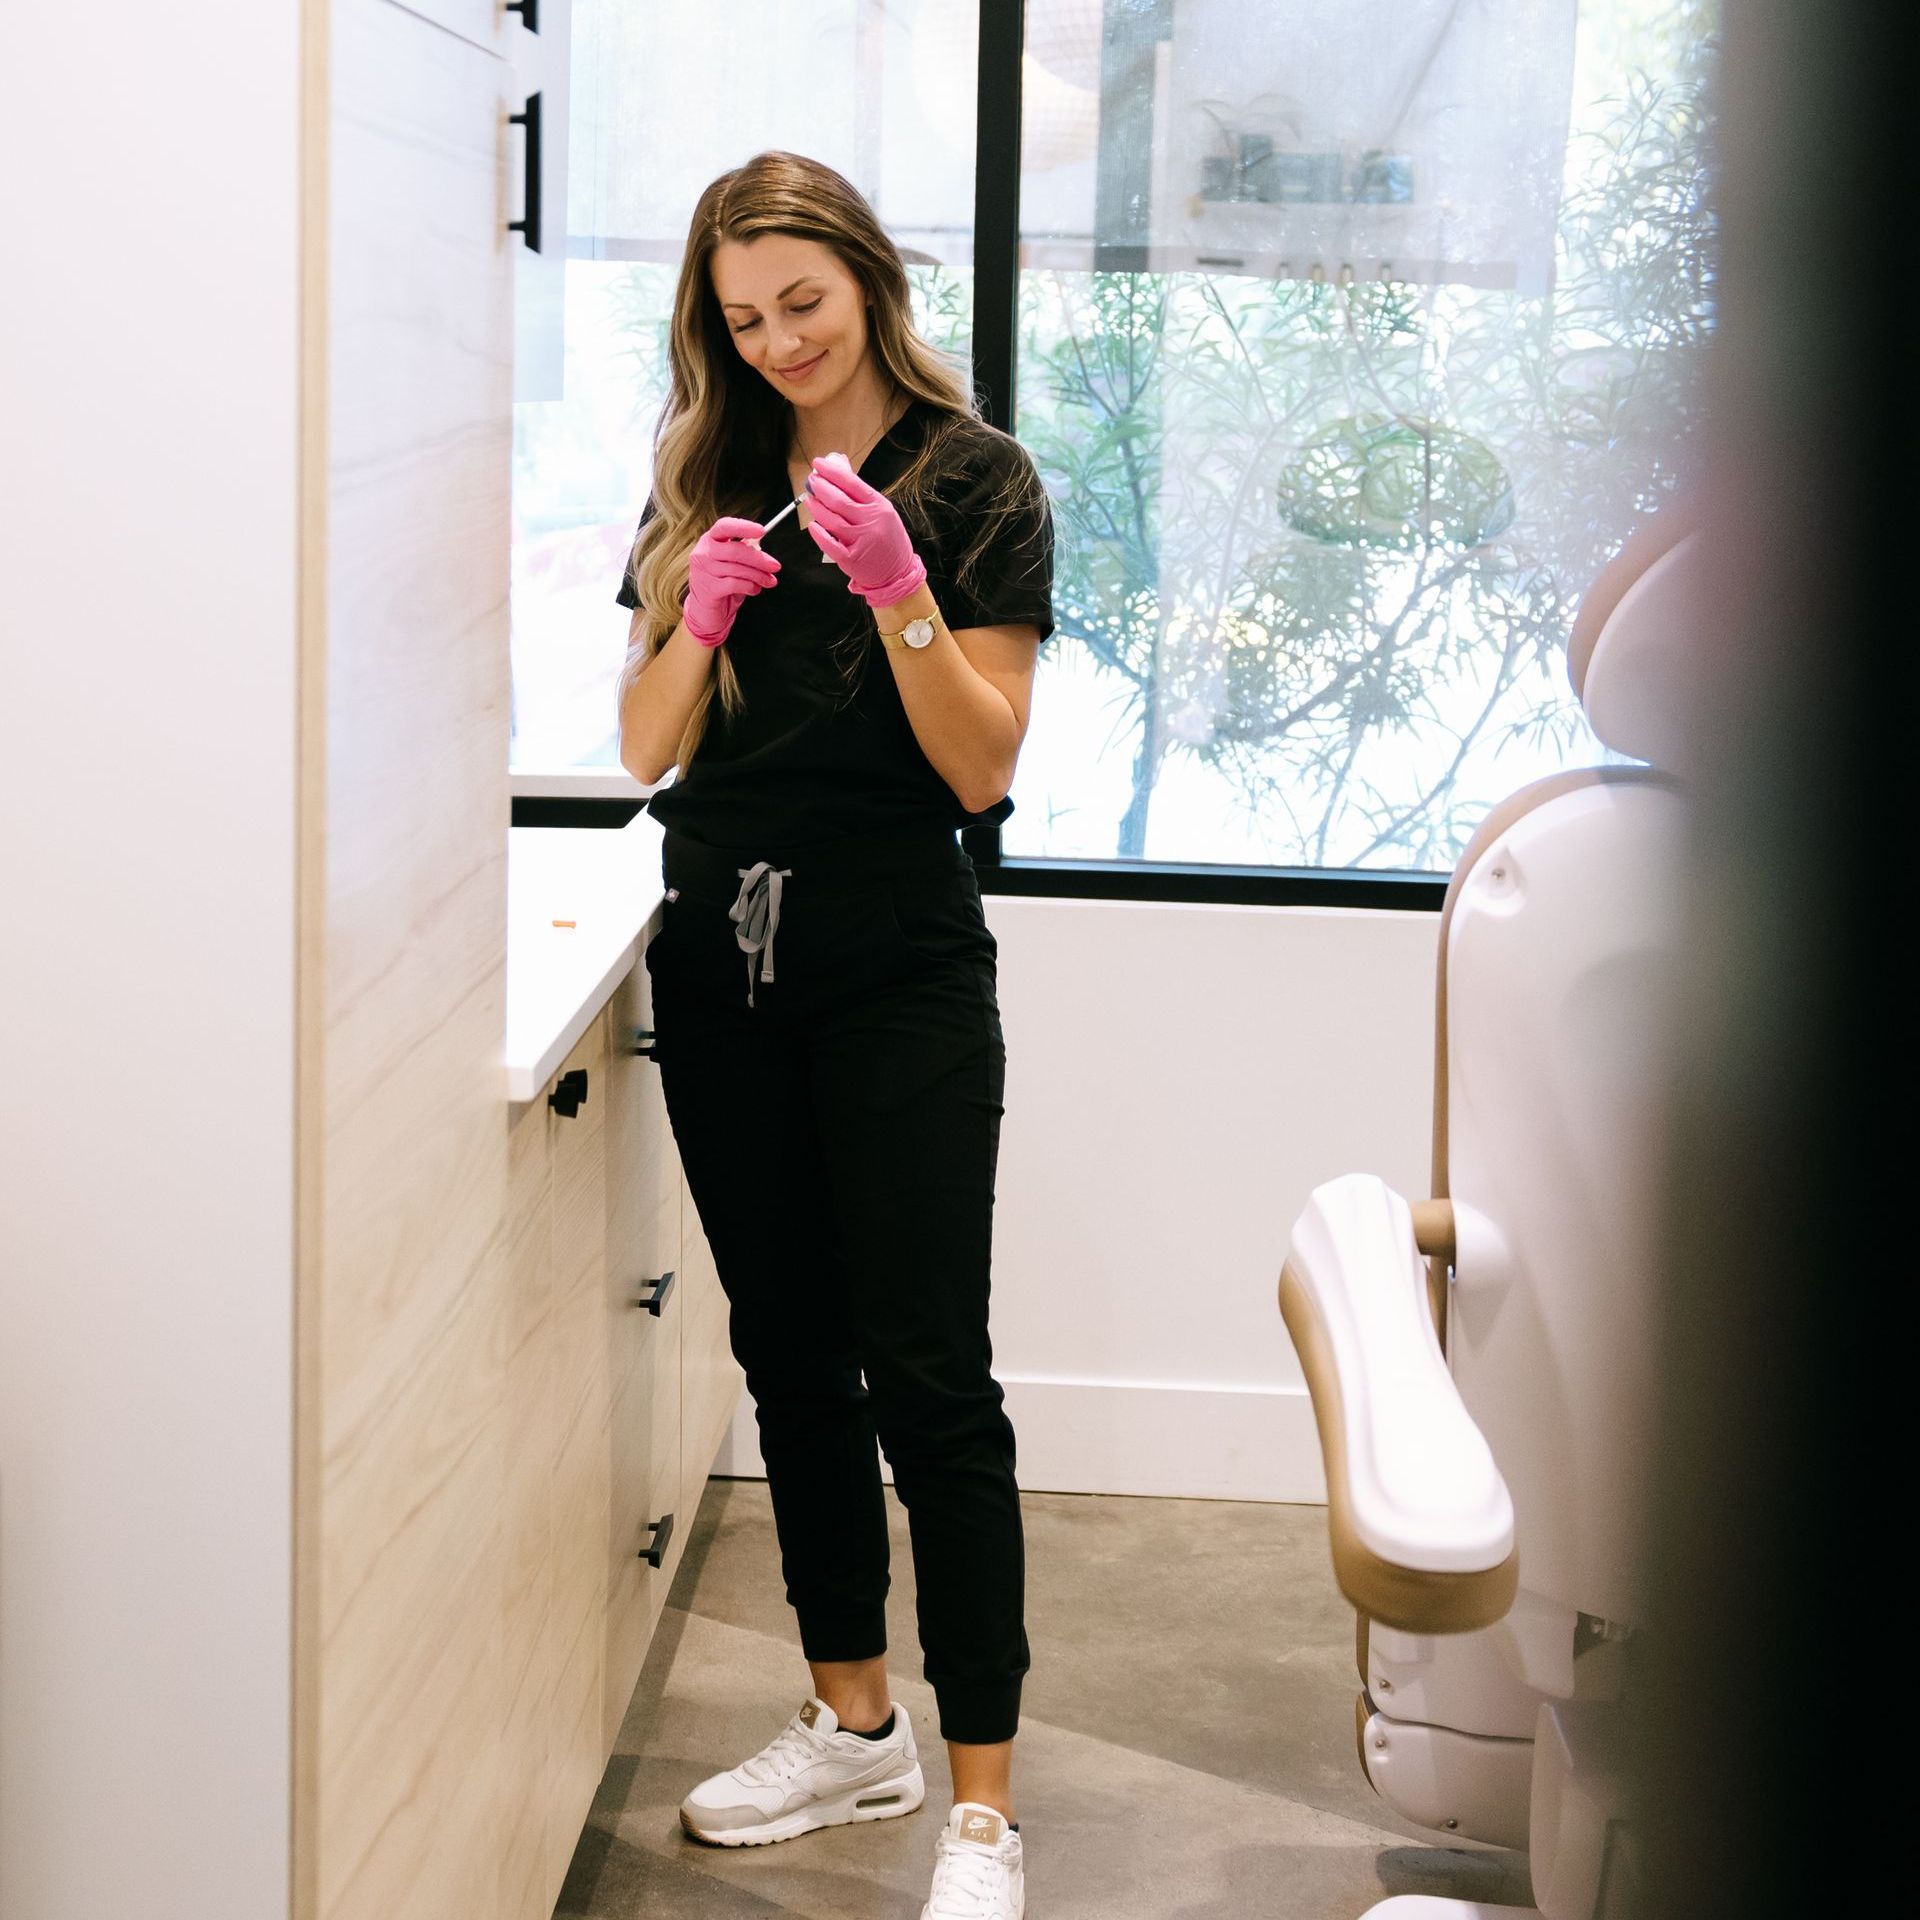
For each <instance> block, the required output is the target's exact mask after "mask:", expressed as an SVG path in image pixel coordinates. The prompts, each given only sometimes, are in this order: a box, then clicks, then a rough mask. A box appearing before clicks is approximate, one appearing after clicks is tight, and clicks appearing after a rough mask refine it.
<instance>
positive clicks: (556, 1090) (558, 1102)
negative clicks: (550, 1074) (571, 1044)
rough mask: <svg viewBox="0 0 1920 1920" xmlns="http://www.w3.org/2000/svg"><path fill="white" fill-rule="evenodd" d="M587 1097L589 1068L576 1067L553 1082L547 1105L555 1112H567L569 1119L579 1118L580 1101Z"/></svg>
mask: <svg viewBox="0 0 1920 1920" xmlns="http://www.w3.org/2000/svg"><path fill="white" fill-rule="evenodd" d="M586 1097H587V1070H586V1068H585V1067H575V1068H574V1070H573V1071H572V1072H571V1073H563V1074H562V1075H561V1076H560V1078H559V1079H558V1080H556V1081H555V1082H554V1083H553V1091H552V1092H551V1093H550V1094H548V1095H547V1105H548V1106H550V1107H551V1108H552V1109H553V1110H554V1112H555V1113H562V1114H565V1115H566V1117H567V1118H568V1119H569V1120H573V1119H577V1118H578V1117H579V1113H580V1103H581V1102H582V1101H583V1100H585V1099H586Z"/></svg>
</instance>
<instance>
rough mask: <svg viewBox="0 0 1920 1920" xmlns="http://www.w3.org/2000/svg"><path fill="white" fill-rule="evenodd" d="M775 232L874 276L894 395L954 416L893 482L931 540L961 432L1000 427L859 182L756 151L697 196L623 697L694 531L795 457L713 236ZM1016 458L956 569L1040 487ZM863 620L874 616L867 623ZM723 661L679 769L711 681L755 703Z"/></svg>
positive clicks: (782, 403) (858, 274)
mask: <svg viewBox="0 0 1920 1920" xmlns="http://www.w3.org/2000/svg"><path fill="white" fill-rule="evenodd" d="M769 233H782V234H790V235H793V236H795V237H796V238H799V239H802V240H815V241H818V242H819V243H820V244H821V245H822V246H825V247H829V248H831V249H832V251H833V252H834V254H835V255H836V256H837V257H838V258H839V260H840V262H841V264H842V265H843V266H844V267H845V268H846V269H847V271H848V272H849V273H851V274H852V275H853V277H854V279H855V280H856V281H858V282H859V284H860V286H861V288H862V289H863V291H864V294H865V298H866V300H867V302H868V305H869V309H870V311H869V314H868V319H867V342H868V351H869V352H870V353H872V354H873V355H874V357H875V359H876V360H877V361H878V363H879V367H880V371H881V372H882V374H883V375H884V376H885V377H886V378H887V379H888V380H890V381H891V382H892V385H893V388H894V390H895V396H898V395H902V394H904V395H906V396H909V397H910V398H913V399H918V400H924V401H926V402H928V403H929V404H930V405H931V406H932V407H934V408H935V409H936V410H937V412H938V414H939V415H941V416H943V417H940V418H936V420H935V421H934V424H933V426H932V429H931V430H930V431H929V433H928V434H927V437H926V440H925V442H924V444H923V445H922V446H921V448H920V450H919V452H918V454H917V455H916V456H915V458H914V459H913V461H912V462H911V464H910V465H909V466H908V468H907V470H906V472H905V473H903V474H902V475H901V476H900V478H899V480H898V481H896V482H895V483H894V484H893V485H891V486H889V487H888V489H887V497H888V499H890V500H891V501H892V502H893V504H894V506H895V507H896V509H898V511H899V513H900V516H901V518H902V519H903V520H904V521H905V522H906V524H907V530H908V532H909V533H910V534H912V535H913V537H914V544H915V545H916V547H919V548H920V549H921V551H922V553H923V554H924V552H925V547H924V545H923V542H924V541H925V539H926V538H927V535H928V519H927V509H928V505H929V502H930V500H931V499H933V498H934V497H935V495H936V493H937V492H938V490H939V488H940V486H941V483H942V482H943V481H949V480H952V479H953V478H954V477H955V476H956V473H957V470H958V462H957V461H956V459H955V455H956V453H957V452H958V451H959V447H958V445H957V442H958V440H959V438H960V436H962V435H965V436H967V437H970V438H977V437H979V436H982V435H992V434H994V433H995V432H996V431H997V429H995V428H993V427H991V426H988V425H987V424H986V423H985V422H984V421H982V420H981V418H980V415H979V409H978V407H977V406H976V405H975V403H974V398H973V393H972V389H971V386H970V384H969V382H968V379H967V377H966V375H965V374H964V373H963V372H962V371H961V370H960V368H959V366H958V365H957V364H956V363H955V362H954V361H952V360H950V359H949V358H948V357H947V356H946V355H944V354H942V353H941V352H940V351H939V350H938V349H937V348H935V347H932V346H930V345H928V343H927V342H926V341H924V340H923V339H921V338H920V336H919V335H918V334H917V333H916V332H915V331H914V326H913V308H912V304H911V300H910V297H909V293H908V288H907V275H906V269H905V268H904V267H903V266H902V264H901V260H900V254H899V251H898V249H897V248H896V247H895V246H894V244H893V242H892V240H891V239H889V238H888V236H887V234H886V231H885V229H884V228H882V226H881V225H880V222H879V221H878V220H877V219H876V218H875V217H874V212H873V209H872V208H871V207H870V206H869V205H868V204H867V202H866V200H865V199H864V198H863V197H862V195H861V194H860V193H859V192H858V190H857V189H856V188H855V187H854V186H853V185H852V184H851V183H850V182H849V181H847V180H845V179H843V178H842V177H841V175H839V174H837V173H836V172H834V170H833V169H832V168H831V167H828V166H823V165H822V164H821V163H820V162H819V161H818V160H809V159H807V158H806V157H805V156H804V155H801V154H797V153H783V152H780V151H778V150H774V151H770V152H766V153H758V154H755V155H754V157H753V158H752V159H751V160H749V161H747V162H746V163H745V165H743V166H739V167H735V168H734V169H733V170H732V171H731V172H728V173H723V174H721V176H720V177H719V178H718V179H717V180H715V181H714V182H713V183H712V184H711V185H710V186H709V187H708V188H707V189H706V191H705V192H704V193H702V194H701V196H700V200H699V204H698V205H697V206H696V207H695V208H694V210H693V221H692V225H691V227H690V229H689V231H688V235H687V250H686V255H685V257H684V258H683V260H682V261H681V264H680V279H679V284H678V285H677V286H676V287H675V289H674V296H673V324H672V330H671V333H670V336H669V340H668V348H667V357H668V363H669V368H670V373H671V378H670V382H669V387H668V393H667V399H666V404H665V405H664V406H663V407H662V408H661V412H660V424H659V426H658V428H657V429H656V431H655V433H654V442H653V499H654V516H653V518H652V519H651V520H649V521H648V522H647V524H646V526H645V527H644V528H643V529H642V530H641V533H640V537H639V539H638V540H637V541H636V543H635V545H634V549H633V555H632V558H631V560H630V562H629V565H630V569H631V574H630V577H631V578H632V581H633V584H634V589H635V594H636V597H637V598H638V600H639V603H640V611H641V613H642V614H643V615H644V616H645V621H644V626H645V631H644V635H643V637H642V638H641V639H639V640H638V641H636V642H635V643H634V644H633V645H631V646H630V648H629V650H628V654H627V661H626V665H625V668H624V669H623V670H622V673H621V676H620V694H621V697H622V698H624V697H625V694H626V690H627V688H628V687H629V686H630V685H631V684H632V681H633V679H634V678H635V677H636V676H637V675H638V674H639V673H640V672H641V671H642V670H643V669H644V668H645V666H646V664H647V662H648V661H650V660H651V659H652V658H653V656H654V655H655V654H657V653H658V652H659V651H660V650H661V648H663V647H664V646H665V645H666V644H667V641H668V640H669V639H670V638H671V637H672V635H673V630H674V628H675V627H676V626H678V625H679V623H680V617H681V613H680V602H681V598H682V596H683V595H684V594H685V592H686V588H687V562H688V558H689V556H690V555H691V553H692V551H693V545H694V542H695V541H696V540H698V539H699V537H700V535H701V534H702V533H704V532H705V531H706V530H707V528H708V527H710V526H711V525H712V524H713V522H714V521H715V520H717V519H719V518H720V516H721V515H722V514H734V513H737V514H743V515H745V516H747V517H749V518H753V517H756V516H757V515H758V513H759V512H761V511H763V510H764V507H763V502H762V501H761V500H760V499H759V497H758V493H759V490H760V489H761V488H762V487H764V484H765V476H766V475H767V473H768V472H769V470H771V469H774V468H777V467H784V465H785V463H786V450H787V442H788V439H789V437H790V435H791V431H792V420H793V409H792V407H791V405H790V404H789V403H788V402H787V401H786V400H784V399H782V398H781V396H780V395H779V394H778V393H776V392H775V391H774V390H773V388H772V387H770V386H769V385H768V384H767V382H766V380H765V379H764V378H763V377H762V376H761V375H760V374H759V373H757V372H756V371H755V370H754V369H753V368H752V367H750V366H749V365H748V364H747V363H746V361H745V360H743V359H742V358H741V357H740V354H739V352H738V350H737V349H736V348H735V346H734V344H733V339H732V336H731V333H730V330H729V328H728V326H727V321H726V316H725V315H724V314H723V313H722V312H721V310H720V300H719V296H718V295H717V294H716V293H715V292H714V290H713V283H712V279H711V276H710V273H709V263H710V262H711V260H712V257H713V251H714V249H715V248H716V247H717V246H719V244H720V243H721V242H722V241H723V240H738V241H748V240H756V239H758V238H759V237H760V236H761V235H763V234H769ZM891 404H892V401H891V398H890V400H889V406H890V407H891ZM1008 465H1009V469H1010V474H1009V479H1008V482H1007V484H1006V485H1005V486H1004V487H1002V488H1001V489H1000V490H999V493H998V495H997V496H996V497H995V498H994V499H993V500H991V501H989V502H987V503H986V508H985V511H979V509H978V503H975V505H974V508H973V510H972V511H970V515H969V526H968V528H967V534H968V540H967V547H966V551H965V552H964V553H963V554H961V555H959V556H958V558H957V563H956V568H955V571H956V576H957V577H958V578H964V577H965V576H966V575H967V574H968V573H969V572H971V570H972V569H973V567H974V565H975V564H976V563H977V561H978V559H979V557H980V555H981V554H982V553H983V552H984V551H985V550H986V547H987V545H988V543H989V542H990V541H991V539H992V537H993V535H994V533H995V531H996V530H997V529H998V527H999V526H1000V525H1001V523H1002V522H1003V520H1004V519H1005V517H1006V516H1007V515H1008V514H1011V513H1013V512H1016V511H1018V510H1019V509H1020V508H1021V507H1022V506H1023V505H1025V504H1028V502H1027V500H1026V495H1027V494H1028V493H1029V491H1032V492H1037V491H1038V483H1037V480H1035V479H1034V477H1033V473H1032V468H1031V465H1030V463H1027V462H1024V461H1015V462H1009V463H1008ZM872 625H873V622H872V620H871V619H870V618H869V617H867V615H866V613H865V609H864V608H862V607H861V606H860V605H859V604H858V603H857V602H856V603H855V604H854V605H853V606H852V607H851V608H850V615H849V625H848V631H847V634H846V635H845V636H844V638H846V639H847V640H849V641H851V642H853V643H854V644H855V647H856V650H857V651H856V656H855V659H854V662H853V664H854V665H856V666H857V665H858V664H859V662H861V661H863V660H864V658H865V654H866V650H867V649H866V645H865V644H862V642H863V640H866V641H870V638H871V634H870V629H871V628H872ZM863 629H866V630H869V631H867V632H866V633H865V634H864V635H863ZM837 651H838V646H837V644H836V652H837ZM714 667H715V671H714V675H713V677H712V678H711V679H710V680H709V681H708V682H707V686H706V689H705V691H704V692H702V694H701V696H700V698H699V700H698V702H697V703H696V704H695V706H694V709H693V713H692V716H691V717H690V718H689V720H688V722H687V729H686V732H685V733H684V734H683V735H682V736H681V739H680V749H679V754H678V757H677V761H676V764H677V765H678V766H679V767H680V768H681V770H682V772H684V771H685V769H686V767H687V764H688V762H689V761H690V760H691V759H692V757H693V755H694V753H695V752H696V751H697V750H698V748H699V745H700V741H701V738H702V737H703V735H704V734H705V732H706V722H707V710H708V708H709V706H710V705H711V704H712V701H713V697H714V694H715V692H716V691H717V692H718V694H719V697H720V702H721V707H722V711H723V712H725V713H727V714H728V715H733V714H736V713H738V712H739V711H740V709H741V707H742V706H743V705H744V704H745V699H744V695H743V694H742V692H741V689H740V679H739V675H738V674H737V673H736V672H735V670H734V665H733V662H732V661H731V660H730V659H729V658H728V649H727V648H726V647H724V646H723V647H721V648H719V649H717V652H716V657H715V661H714Z"/></svg>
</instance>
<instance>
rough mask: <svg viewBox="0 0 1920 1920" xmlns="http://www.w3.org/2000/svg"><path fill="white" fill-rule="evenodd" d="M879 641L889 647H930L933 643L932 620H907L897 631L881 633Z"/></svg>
mask: <svg viewBox="0 0 1920 1920" xmlns="http://www.w3.org/2000/svg"><path fill="white" fill-rule="evenodd" d="M880 639H881V642H882V644H883V645H885V646H889V647H930V646H932V645H933V622H932V621H931V620H928V619H924V618H923V619H919V620H909V621H908V622H907V624H906V625H905V626H904V627H902V628H901V629H900V631H899V632H898V633H883V634H882V635H881V636H880Z"/></svg>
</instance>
